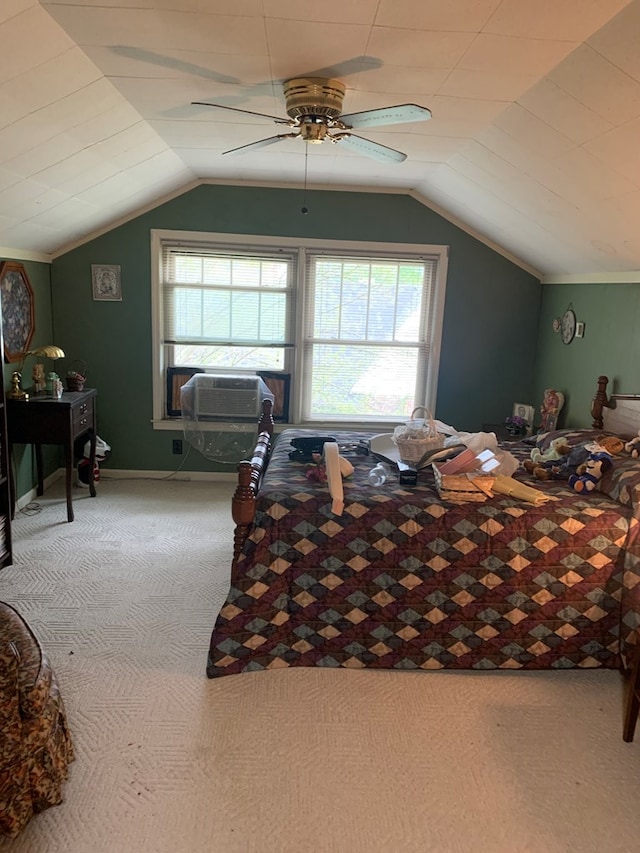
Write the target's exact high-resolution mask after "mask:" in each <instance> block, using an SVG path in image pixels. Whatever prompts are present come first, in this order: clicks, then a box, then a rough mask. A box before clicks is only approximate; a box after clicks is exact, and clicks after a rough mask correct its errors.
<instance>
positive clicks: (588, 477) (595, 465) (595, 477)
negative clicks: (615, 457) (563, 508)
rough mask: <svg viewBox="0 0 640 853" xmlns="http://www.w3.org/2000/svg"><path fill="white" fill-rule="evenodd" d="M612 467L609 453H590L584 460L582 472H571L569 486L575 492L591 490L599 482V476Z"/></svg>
mask: <svg viewBox="0 0 640 853" xmlns="http://www.w3.org/2000/svg"><path fill="white" fill-rule="evenodd" d="M612 467H613V462H612V460H611V455H610V454H609V453H607V452H606V451H604V452H598V453H591V454H590V455H589V458H588V459H587V461H586V462H585V471H584V473H583V474H572V475H571V476H570V477H569V486H570V487H571V488H572V489H573V490H574V491H575V492H592V491H593V490H594V489H595V487H596V486H597V485H598V483H599V482H600V479H601V477H602V476H603V475H604V474H606V473H607V471H610V470H611V468H612Z"/></svg>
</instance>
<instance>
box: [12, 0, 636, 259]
mask: <svg viewBox="0 0 640 853" xmlns="http://www.w3.org/2000/svg"><path fill="white" fill-rule="evenodd" d="M0 43H1V44H2V51H0V247H3V248H4V249H5V250H6V249H7V248H9V249H11V250H14V251H18V252H23V253H25V252H39V253H45V254H51V255H55V254H57V253H59V252H60V251H63V250H64V249H65V247H68V246H70V245H72V244H74V243H76V242H78V241H80V240H82V239H83V238H84V237H86V236H87V235H89V234H91V233H92V232H95V231H96V230H99V229H104V228H105V227H108V226H109V225H110V224H111V223H114V222H116V221H118V220H120V219H122V218H124V217H127V216H130V215H132V214H134V213H135V212H136V211H137V210H140V209H141V208H143V207H145V206H148V205H151V204H153V203H155V202H157V201H159V200H161V199H162V198H163V197H166V196H167V195H170V194H173V193H176V192H178V191H180V190H181V189H182V188H187V187H189V186H191V185H193V184H194V183H197V182H198V181H204V180H210V181H216V180H218V181H220V180H222V181H232V182H249V183H257V182H263V183H269V184H276V185H282V186H299V185H300V184H301V183H302V182H303V180H304V176H305V168H306V172H307V180H308V183H309V186H314V187H336V188H349V187H355V188H361V189H385V190H405V191H410V192H411V193H412V194H413V195H414V196H416V197H417V198H419V199H420V200H422V201H424V202H425V203H426V204H429V205H432V206H435V207H436V208H437V209H440V210H442V211H444V212H446V213H447V214H448V215H449V216H451V217H452V218H454V219H456V220H457V221H459V222H461V223H463V224H464V225H465V226H466V227H468V228H469V229H470V230H472V231H473V232H475V233H477V234H479V235H481V236H482V237H484V238H485V239H486V240H487V241H490V242H493V243H495V244H497V245H499V246H501V247H504V249H505V250H506V252H508V253H511V254H512V255H513V256H515V257H517V258H518V259H520V260H521V261H522V262H523V264H524V265H527V266H528V267H529V268H531V269H533V270H536V271H539V272H540V274H541V275H546V276H560V275H577V274H601V275H604V274H608V273H618V274H625V273H626V274H632V273H634V272H635V271H637V270H640V228H639V227H638V223H640V51H639V50H638V44H640V0H632V2H629V0H561V2H559V0H535V2H534V0H322V2H320V0H315V2H311V0H40V2H38V0H3V2H2V4H1V5H0ZM301 75H317V76H329V77H337V78H339V79H340V80H342V81H343V82H344V83H345V85H346V86H347V94H346V97H345V101H344V111H345V112H347V113H352V112H358V111H361V110H368V109H373V108H377V107H382V106H387V105H391V104H403V103H416V104H421V105H424V106H427V107H429V108H430V109H431V110H432V113H433V117H432V119H431V121H427V122H422V123H410V124H401V125H393V126H391V125H390V126H384V127H376V128H371V129H369V130H367V131H358V133H359V134H360V135H361V136H365V137H367V138H369V139H371V140H374V141H376V142H380V143H382V144H383V145H387V146H389V147H392V148H396V149H399V150H401V151H403V152H405V153H406V154H407V155H408V157H407V159H406V161H405V162H403V163H399V164H387V163H381V162H378V161H377V160H373V159H371V158H369V157H365V156H362V155H359V154H356V153H355V152H353V151H352V150H351V149H347V148H345V147H344V146H341V145H340V144H338V145H331V144H330V143H323V144H322V145H313V146H305V143H304V142H302V141H301V140H299V139H295V140H287V141H286V142H282V143H278V144H277V145H274V146H270V147H266V148H262V149H258V150H256V149H254V150H252V151H251V152H249V153H246V154H243V155H223V154H222V152H223V151H226V150H227V149H229V148H234V147H237V146H241V145H244V144H247V143H250V142H254V141H256V140H259V139H263V138H265V137H269V136H273V135H275V134H276V133H279V132H281V130H280V129H279V128H278V127H277V126H276V125H274V123H273V122H272V121H270V120H269V119H266V118H265V119H263V118H259V117H255V116H247V115H243V114H241V113H233V112H230V111H227V110H220V109H215V108H208V107H202V106H192V105H191V102H192V101H197V100H208V101H215V102H216V103H219V104H224V105H227V106H232V107H237V108H240V109H243V110H249V111H254V112H258V113H265V114H267V115H270V116H285V105H284V98H283V92H282V82H283V81H284V80H286V79H287V78H290V77H297V76H301ZM306 154H308V156H305V155H306ZM305 160H306V163H305ZM1 251H2V250H0V252H1ZM5 253H6V252H5Z"/></svg>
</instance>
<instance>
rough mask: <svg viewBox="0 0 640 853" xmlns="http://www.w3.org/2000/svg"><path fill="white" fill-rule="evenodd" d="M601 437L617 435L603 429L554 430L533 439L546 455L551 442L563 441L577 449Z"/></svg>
mask: <svg viewBox="0 0 640 853" xmlns="http://www.w3.org/2000/svg"><path fill="white" fill-rule="evenodd" d="M599 435H615V433H612V432H607V431H606V430H603V429H554V430H551V431H550V432H541V433H539V434H538V435H536V436H532V437H533V438H535V446H536V447H537V448H538V450H540V451H541V452H542V453H544V452H545V450H548V449H549V448H550V447H551V442H552V441H554V440H555V439H557V438H561V439H563V440H564V441H565V442H566V444H568V445H569V447H576V446H577V445H578V444H586V443H587V442H592V441H595V440H596V439H597V438H598V436H599ZM620 438H623V436H620ZM624 440H625V441H626V440H627V439H626V438H625V439H624Z"/></svg>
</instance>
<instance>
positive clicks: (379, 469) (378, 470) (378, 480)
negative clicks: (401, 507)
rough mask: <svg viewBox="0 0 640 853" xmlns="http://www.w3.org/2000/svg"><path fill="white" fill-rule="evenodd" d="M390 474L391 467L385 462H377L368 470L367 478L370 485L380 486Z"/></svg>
mask: <svg viewBox="0 0 640 853" xmlns="http://www.w3.org/2000/svg"><path fill="white" fill-rule="evenodd" d="M390 476H391V468H390V467H389V466H388V465H387V463H386V462H378V464H377V465H376V466H375V467H374V468H372V469H371V470H370V471H369V476H368V477H367V479H368V480H369V483H370V484H371V485H372V486H381V485H382V484H383V483H384V482H385V481H386V480H388V479H389V477H390Z"/></svg>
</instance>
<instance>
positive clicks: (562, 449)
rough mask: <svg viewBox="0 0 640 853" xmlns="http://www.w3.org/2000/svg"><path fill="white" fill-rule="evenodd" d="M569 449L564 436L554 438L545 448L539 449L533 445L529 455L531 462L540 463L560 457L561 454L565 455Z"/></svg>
mask: <svg viewBox="0 0 640 853" xmlns="http://www.w3.org/2000/svg"><path fill="white" fill-rule="evenodd" d="M570 450H571V447H570V446H569V445H568V444H567V442H566V440H565V439H564V438H554V439H553V441H552V442H551V443H550V444H549V447H548V449H547V450H545V451H541V450H540V449H539V448H538V447H534V448H533V450H532V451H531V453H530V454H529V455H530V456H531V461H532V462H535V463H536V464H538V465H540V464H541V463H543V462H550V461H555V460H557V459H560V457H561V456H566V454H567V453H568V452H569V451H570Z"/></svg>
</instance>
